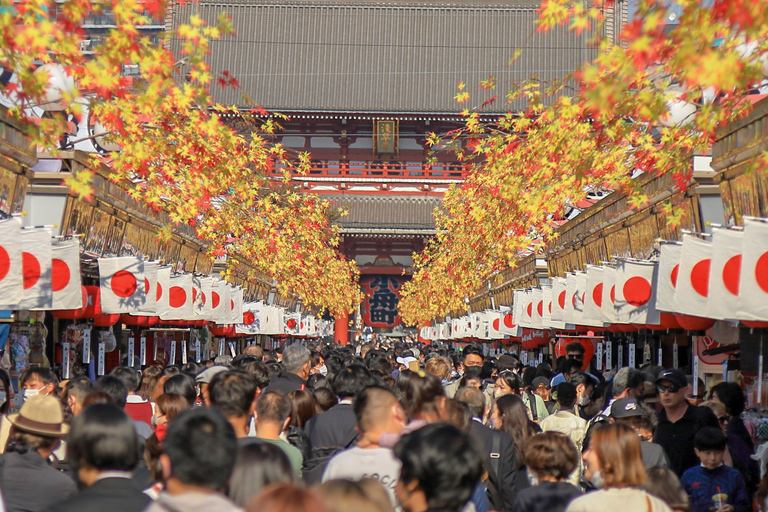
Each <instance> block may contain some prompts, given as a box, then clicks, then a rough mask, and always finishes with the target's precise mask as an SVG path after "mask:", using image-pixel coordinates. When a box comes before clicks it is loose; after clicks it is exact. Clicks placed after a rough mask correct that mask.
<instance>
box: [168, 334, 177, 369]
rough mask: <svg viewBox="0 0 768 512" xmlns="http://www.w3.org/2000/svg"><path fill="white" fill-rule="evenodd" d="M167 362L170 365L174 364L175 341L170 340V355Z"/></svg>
mask: <svg viewBox="0 0 768 512" xmlns="http://www.w3.org/2000/svg"><path fill="white" fill-rule="evenodd" d="M168 362H169V363H170V364H176V340H171V355H170V357H169V359H168Z"/></svg>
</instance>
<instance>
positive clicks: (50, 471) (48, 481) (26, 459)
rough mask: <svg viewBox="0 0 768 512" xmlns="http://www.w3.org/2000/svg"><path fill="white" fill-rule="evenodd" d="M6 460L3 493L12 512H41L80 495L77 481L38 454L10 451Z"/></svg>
mask: <svg viewBox="0 0 768 512" xmlns="http://www.w3.org/2000/svg"><path fill="white" fill-rule="evenodd" d="M2 459H3V460H2V480H1V481H0V489H2V490H3V498H4V499H5V508H6V510H7V511H8V512H40V511H41V510H45V509H46V508H47V507H49V506H51V505H53V504H54V503H56V502H59V501H61V500H64V499H67V498H69V497H70V496H72V495H73V494H75V493H76V492H77V486H76V485H75V481H74V480H72V478H71V477H69V476H67V475H65V474H64V473H61V472H60V471H57V470H56V469H54V468H53V467H51V466H50V465H49V464H48V461H46V460H45V459H44V458H43V457H42V455H40V454H39V453H38V452H36V451H32V450H30V451H27V452H25V453H18V452H15V451H8V452H6V453H5V454H4V455H3V456H2Z"/></svg>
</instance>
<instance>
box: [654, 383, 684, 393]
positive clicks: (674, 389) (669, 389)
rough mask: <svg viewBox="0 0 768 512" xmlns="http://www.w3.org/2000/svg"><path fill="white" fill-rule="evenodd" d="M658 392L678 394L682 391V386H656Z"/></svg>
mask: <svg viewBox="0 0 768 512" xmlns="http://www.w3.org/2000/svg"><path fill="white" fill-rule="evenodd" d="M656 390H657V391H658V392H659V394H662V393H677V392H678V391H680V386H676V385H675V384H672V385H670V386H665V385H663V384H659V385H657V386H656Z"/></svg>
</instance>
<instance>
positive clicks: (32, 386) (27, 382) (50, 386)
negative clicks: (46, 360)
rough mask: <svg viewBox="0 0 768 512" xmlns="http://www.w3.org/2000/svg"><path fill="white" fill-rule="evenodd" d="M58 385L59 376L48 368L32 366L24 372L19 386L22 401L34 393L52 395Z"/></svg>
mask: <svg viewBox="0 0 768 512" xmlns="http://www.w3.org/2000/svg"><path fill="white" fill-rule="evenodd" d="M58 385H59V378H58V377H56V374H55V373H53V370H51V369H50V368H43V367H39V366H33V367H32V368H30V369H28V370H27V371H26V372H24V375H22V377H21V381H19V387H20V388H21V393H22V397H23V399H24V401H26V400H27V399H29V398H30V397H32V396H35V395H52V394H54V392H55V390H56V386H58Z"/></svg>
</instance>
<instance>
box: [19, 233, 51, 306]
mask: <svg viewBox="0 0 768 512" xmlns="http://www.w3.org/2000/svg"><path fill="white" fill-rule="evenodd" d="M21 267H22V274H23V277H24V283H23V287H24V295H23V297H22V299H21V302H20V303H19V306H18V308H19V309H35V308H47V307H48V306H50V304H51V301H52V300H53V290H52V288H51V230H50V229H48V228H35V229H25V230H23V231H22V232H21Z"/></svg>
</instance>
